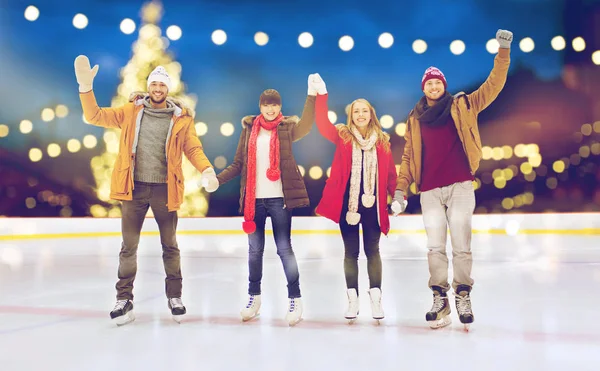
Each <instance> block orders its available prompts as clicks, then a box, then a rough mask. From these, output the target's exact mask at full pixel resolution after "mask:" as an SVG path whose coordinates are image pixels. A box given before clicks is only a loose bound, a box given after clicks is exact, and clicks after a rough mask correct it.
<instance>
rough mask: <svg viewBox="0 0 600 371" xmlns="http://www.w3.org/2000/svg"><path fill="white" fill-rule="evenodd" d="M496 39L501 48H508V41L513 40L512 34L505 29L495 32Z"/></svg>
mask: <svg viewBox="0 0 600 371" xmlns="http://www.w3.org/2000/svg"><path fill="white" fill-rule="evenodd" d="M496 40H497V41H498V44H499V45H500V47H501V48H503V49H510V43H511V42H512V40H513V34H512V32H510V31H507V30H498V32H496Z"/></svg>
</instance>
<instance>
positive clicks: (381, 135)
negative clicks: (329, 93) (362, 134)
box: [336, 98, 390, 152]
mask: <svg viewBox="0 0 600 371" xmlns="http://www.w3.org/2000/svg"><path fill="white" fill-rule="evenodd" d="M359 102H360V103H363V104H365V105H366V106H367V107H369V111H370V112H371V121H369V124H368V126H367V135H366V137H367V138H368V137H370V136H371V133H372V132H375V133H376V135H377V142H376V145H382V146H383V148H384V149H385V151H386V152H389V151H390V136H389V135H388V134H387V133H385V132H384V131H383V129H382V128H381V124H380V123H379V120H378V119H377V114H376V113H375V108H373V106H372V105H371V103H369V102H368V101H367V100H366V99H363V98H359V99H356V100H355V101H354V102H352V103H350V108H349V110H348V112H346V113H347V115H348V120H347V121H346V124H345V125H344V124H339V125H336V126H337V129H338V133H339V135H340V137H341V138H342V140H343V141H344V143H348V142H350V141H351V140H354V141H355V142H358V141H357V140H356V137H354V134H352V131H351V128H352V127H356V125H355V124H354V122H353V121H352V109H353V108H354V104H355V103H359ZM356 128H357V129H358V127H356Z"/></svg>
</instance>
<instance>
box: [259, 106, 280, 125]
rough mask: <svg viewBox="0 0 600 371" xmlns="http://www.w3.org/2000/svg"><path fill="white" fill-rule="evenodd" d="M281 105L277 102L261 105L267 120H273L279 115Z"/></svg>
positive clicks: (261, 110) (261, 111)
mask: <svg viewBox="0 0 600 371" xmlns="http://www.w3.org/2000/svg"><path fill="white" fill-rule="evenodd" d="M280 112H281V105H279V104H275V103H267V104H261V105H260V113H262V115H263V117H264V118H265V119H266V120H267V121H273V120H275V119H276V118H277V116H279V113H280Z"/></svg>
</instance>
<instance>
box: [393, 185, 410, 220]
mask: <svg viewBox="0 0 600 371" xmlns="http://www.w3.org/2000/svg"><path fill="white" fill-rule="evenodd" d="M407 205H408V201H407V200H406V197H405V196H404V192H402V191H401V190H399V189H397V190H396V192H394V200H393V201H392V212H393V213H394V216H396V215H398V214H400V213H403V212H404V210H406V206H407Z"/></svg>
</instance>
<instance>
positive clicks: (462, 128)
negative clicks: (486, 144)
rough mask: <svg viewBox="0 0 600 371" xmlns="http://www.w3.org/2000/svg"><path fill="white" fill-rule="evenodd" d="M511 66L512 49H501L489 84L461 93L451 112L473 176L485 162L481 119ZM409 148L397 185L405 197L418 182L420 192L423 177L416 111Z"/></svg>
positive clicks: (409, 130) (408, 129) (408, 132)
mask: <svg viewBox="0 0 600 371" xmlns="http://www.w3.org/2000/svg"><path fill="white" fill-rule="evenodd" d="M509 65H510V49H499V50H498V54H497V55H496V57H495V58H494V68H493V69H492V72H490V75H489V76H488V78H487V79H486V80H485V82H484V83H483V84H482V85H481V86H480V87H479V89H477V90H475V91H474V92H473V93H471V94H465V93H462V92H461V93H459V94H456V95H455V98H454V102H453V103H452V107H451V109H450V113H451V115H452V119H453V120H454V124H455V125H456V130H457V131H458V137H459V138H460V141H461V142H462V144H463V149H464V151H465V153H466V154H467V159H468V160H469V167H470V168H471V174H475V172H476V171H477V169H478V168H479V162H480V161H481V156H482V153H481V138H480V137H479V128H478V125H477V115H478V114H479V112H481V111H483V110H484V109H485V108H486V107H487V106H489V105H490V103H492V102H493V101H494V100H495V99H496V97H497V96H498V94H500V91H502V88H503V87H504V84H505V83H506V77H507V74H508V67H509ZM404 139H405V140H406V144H405V145H404V154H403V155H402V163H401V164H400V171H399V175H398V179H397V181H396V189H399V190H401V191H403V192H404V193H405V194H406V192H407V190H408V187H409V186H410V184H411V183H412V182H413V181H414V182H415V184H416V187H417V192H419V186H420V184H421V173H422V163H421V161H422V158H421V156H422V141H421V124H420V123H419V121H418V120H417V119H416V118H415V117H414V115H413V114H412V111H411V113H410V115H409V117H408V120H407V123H406V133H405V135H404Z"/></svg>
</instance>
